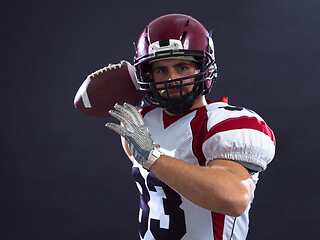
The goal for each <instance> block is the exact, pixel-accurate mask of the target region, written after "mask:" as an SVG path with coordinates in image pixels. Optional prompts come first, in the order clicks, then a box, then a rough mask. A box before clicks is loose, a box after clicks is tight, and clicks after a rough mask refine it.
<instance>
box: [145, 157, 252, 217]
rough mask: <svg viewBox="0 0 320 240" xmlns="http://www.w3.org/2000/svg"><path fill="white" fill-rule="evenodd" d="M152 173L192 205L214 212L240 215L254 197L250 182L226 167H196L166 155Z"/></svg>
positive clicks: (157, 162) (160, 159)
mask: <svg viewBox="0 0 320 240" xmlns="http://www.w3.org/2000/svg"><path fill="white" fill-rule="evenodd" d="M150 170H151V171H152V172H153V173H154V174H155V175H156V176H157V177H158V178H160V179H161V180H162V181H163V182H165V183H166V184H168V185H169V186H170V187H172V188H173V189H175V190H176V191H177V192H179V193H180V194H181V195H183V196H184V197H185V198H187V199H188V200H190V201H191V202H193V203H195V204H197V205H199V206H201V207H203V208H206V209H208V210H211V211H214V212H219V213H223V214H227V215H230V216H239V215H241V214H242V213H243V212H244V211H245V209H246V208H247V206H248V204H249V201H250V198H251V188H250V183H248V182H245V181H241V179H239V177H238V176H236V175H234V174H233V173H232V172H230V171H228V170H226V169H223V168H213V167H212V168H211V167H201V166H195V165H192V164H189V163H186V162H184V161H181V160H179V159H176V158H171V157H168V156H162V157H160V158H159V159H158V160H157V161H156V163H155V164H154V165H153V166H152V167H151V169H150ZM248 181H251V179H250V180H248Z"/></svg>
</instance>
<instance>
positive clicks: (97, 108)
mask: <svg viewBox="0 0 320 240" xmlns="http://www.w3.org/2000/svg"><path fill="white" fill-rule="evenodd" d="M138 88H139V84H138V83H137V78H136V75H135V68H134V66H132V65H131V64H130V63H129V62H127V61H121V62H120V63H118V64H109V65H108V66H107V67H104V68H102V69H99V70H97V71H96V72H94V73H92V74H90V75H89V76H88V77H87V78H86V79H85V80H84V82H83V83H82V85H81V86H80V88H79V90H78V91H77V93H76V95H75V98H74V106H75V108H76V109H78V110H80V111H81V112H83V113H86V114H89V115H91V116H95V117H102V118H107V117H111V116H110V115H109V110H111V109H113V107H114V105H115V104H116V103H118V104H123V103H125V102H127V103H130V104H132V105H134V106H136V105H139V104H140V103H141V101H142V98H143V97H142V93H141V92H140V91H139V90H138Z"/></svg>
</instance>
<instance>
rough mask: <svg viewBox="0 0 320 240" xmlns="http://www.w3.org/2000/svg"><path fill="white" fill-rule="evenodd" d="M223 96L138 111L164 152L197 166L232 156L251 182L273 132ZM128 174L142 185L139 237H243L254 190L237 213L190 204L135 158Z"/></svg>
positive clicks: (271, 147)
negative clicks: (178, 109) (179, 112)
mask: <svg viewBox="0 0 320 240" xmlns="http://www.w3.org/2000/svg"><path fill="white" fill-rule="evenodd" d="M224 101H225V102H224ZM224 101H220V102H215V103H210V104H208V105H207V106H204V107H201V108H198V109H195V110H190V111H188V112H187V113H186V114H184V115H183V116H179V117H169V116H167V115H166V114H165V113H164V111H163V109H161V108H153V107H147V108H144V109H143V110H142V112H141V114H142V115H143V117H144V120H145V124H146V125H147V127H148V129H149V131H150V134H151V137H152V139H153V141H154V142H155V143H156V144H159V145H160V147H161V151H162V152H163V153H164V154H166V155H168V156H171V157H175V158H178V159H181V160H183V161H186V162H189V163H191V164H195V165H201V166H205V165H207V164H208V162H209V161H211V160H214V159H229V160H232V161H236V162H238V163H240V164H242V165H243V166H244V167H246V168H247V169H248V170H249V171H250V173H251V177H252V179H253V183H254V186H255V185H256V183H257V181H258V174H259V172H260V171H263V170H265V169H266V167H267V164H268V163H269V162H270V161H271V160H272V159H273V157H274V154H275V138H274V135H273V132H272V130H271V129H270V128H269V127H268V126H267V125H266V123H265V122H264V120H263V119H262V118H261V117H260V116H259V115H257V114H256V113H254V112H253V111H250V110H248V109H245V108H242V107H235V106H230V105H228V103H227V102H226V99H224ZM132 174H133V178H134V180H135V181H136V184H137V188H138V189H139V191H140V212H139V222H140V228H139V234H140V238H141V239H145V240H150V239H157V240H161V239H166V240H168V239H184V240H186V239H188V240H195V239H205V240H209V239H212V240H219V239H221V240H222V239H223V240H227V239H228V240H229V239H233V240H237V239H239V240H240V239H241V240H243V239H245V238H246V236H247V232H248V228H249V216H248V213H249V209H250V205H251V202H252V200H253V193H252V199H251V202H250V204H249V205H248V207H247V209H246V211H245V212H244V213H243V215H242V216H240V217H237V218H235V217H231V216H228V215H223V214H219V213H214V212H211V211H209V210H207V209H204V208H201V207H199V206H197V205H195V204H193V203H192V202H190V201H189V200H187V199H186V198H184V197H183V196H181V195H180V194H178V193H177V192H175V191H174V190H173V189H171V188H170V187H168V186H167V185H166V184H165V183H163V182H162V181H161V180H159V179H158V178H157V177H156V176H155V175H154V174H152V173H151V172H149V171H147V170H145V169H144V168H142V167H141V166H140V165H139V164H137V163H134V165H133V168H132ZM254 188H255V187H254ZM253 191H254V189H253Z"/></svg>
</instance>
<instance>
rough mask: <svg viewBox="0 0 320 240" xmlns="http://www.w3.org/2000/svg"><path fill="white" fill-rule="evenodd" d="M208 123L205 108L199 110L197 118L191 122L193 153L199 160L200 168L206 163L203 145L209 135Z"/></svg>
mask: <svg viewBox="0 0 320 240" xmlns="http://www.w3.org/2000/svg"><path fill="white" fill-rule="evenodd" d="M207 122H208V116H207V109H206V108H205V107H201V108H198V109H197V114H196V116H195V117H194V118H193V119H192V121H191V122H190V126H191V130H192V135H193V141H192V151H193V153H194V155H195V156H196V158H197V159H198V162H199V165H200V166H204V165H205V163H206V159H205V156H204V154H203V152H202V144H203V143H204V141H205V137H206V136H207V134H208V130H207Z"/></svg>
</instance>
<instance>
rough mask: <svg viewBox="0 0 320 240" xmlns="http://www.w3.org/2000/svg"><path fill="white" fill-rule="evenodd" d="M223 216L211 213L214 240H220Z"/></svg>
mask: <svg viewBox="0 0 320 240" xmlns="http://www.w3.org/2000/svg"><path fill="white" fill-rule="evenodd" d="M224 218H225V215H224V214H221V213H215V212H212V222H213V236H214V240H222V238H223V228H224Z"/></svg>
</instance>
